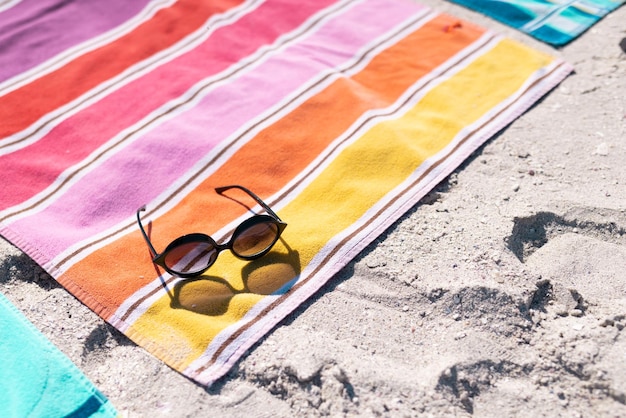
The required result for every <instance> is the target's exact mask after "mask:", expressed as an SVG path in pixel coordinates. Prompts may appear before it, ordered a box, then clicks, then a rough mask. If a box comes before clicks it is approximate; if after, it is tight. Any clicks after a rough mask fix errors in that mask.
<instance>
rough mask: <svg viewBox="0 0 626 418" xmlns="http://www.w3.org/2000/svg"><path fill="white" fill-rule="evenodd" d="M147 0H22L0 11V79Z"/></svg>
mask: <svg viewBox="0 0 626 418" xmlns="http://www.w3.org/2000/svg"><path fill="white" fill-rule="evenodd" d="M148 3H149V0H106V1H98V0H75V1H70V0H23V1H21V2H20V3H18V4H16V5H15V6H13V7H11V8H9V9H8V10H5V11H4V12H2V13H0V82H3V81H5V80H7V79H9V78H11V77H13V76H15V75H17V74H20V73H22V72H24V71H27V70H29V69H31V68H33V67H35V66H37V65H39V64H41V63H42V62H44V61H46V60H48V59H50V58H52V57H54V56H55V55H57V54H59V53H61V52H63V51H65V50H66V49H68V48H71V47H73V46H75V45H77V44H80V43H81V42H84V41H86V40H88V39H90V38H93V37H95V36H98V35H100V34H102V33H104V32H106V31H108V30H110V29H113V28H115V27H116V26H119V25H121V24H122V23H124V22H125V21H127V20H128V19H130V18H132V17H133V16H135V15H137V14H138V13H139V12H140V11H141V10H142V9H143V8H144V7H145V6H146V4H148Z"/></svg>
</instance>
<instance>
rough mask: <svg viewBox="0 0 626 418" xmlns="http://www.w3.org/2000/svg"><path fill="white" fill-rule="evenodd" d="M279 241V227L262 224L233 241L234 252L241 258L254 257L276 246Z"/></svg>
mask: <svg viewBox="0 0 626 418" xmlns="http://www.w3.org/2000/svg"><path fill="white" fill-rule="evenodd" d="M276 239H278V225H276V224H274V223H271V222H262V223H258V224H255V225H252V226H250V227H249V228H246V229H244V230H243V231H241V232H239V233H238V234H237V236H236V237H235V240H234V241H233V252H234V253H235V254H237V255H238V256H240V257H254V256H255V255H257V254H259V253H262V252H263V251H265V250H267V249H268V248H269V247H271V246H272V245H274V243H275V242H276Z"/></svg>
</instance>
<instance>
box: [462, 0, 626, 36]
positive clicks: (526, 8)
mask: <svg viewBox="0 0 626 418" xmlns="http://www.w3.org/2000/svg"><path fill="white" fill-rule="evenodd" d="M451 1H452V2H454V3H458V4H460V5H462V6H465V7H467V8H469V9H472V10H476V11H478V12H480V13H483V14H485V15H487V16H490V17H492V18H494V19H496V20H499V21H501V22H503V23H505V24H507V25H509V26H512V27H514V28H517V29H519V30H521V31H522V32H526V33H528V34H529V35H532V36H534V37H535V38H537V39H539V40H541V41H543V42H546V43H548V44H551V45H554V46H561V45H565V44H566V43H568V42H570V41H571V40H573V39H574V38H576V37H577V36H579V35H580V34H581V33H583V32H584V31H585V30H587V29H589V28H590V27H591V26H592V25H593V24H595V23H596V22H597V21H598V20H600V19H602V17H604V16H605V15H606V14H608V13H609V12H610V11H612V10H615V9H616V8H617V7H618V6H620V5H621V4H623V3H624V0H451Z"/></svg>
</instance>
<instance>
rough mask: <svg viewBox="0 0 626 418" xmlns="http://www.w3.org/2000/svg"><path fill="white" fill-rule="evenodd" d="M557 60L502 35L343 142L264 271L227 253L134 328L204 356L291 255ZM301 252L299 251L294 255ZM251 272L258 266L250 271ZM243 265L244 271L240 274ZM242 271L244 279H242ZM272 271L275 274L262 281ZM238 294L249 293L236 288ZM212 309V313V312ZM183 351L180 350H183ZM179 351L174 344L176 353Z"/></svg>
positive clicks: (285, 212) (300, 200)
mask: <svg viewBox="0 0 626 418" xmlns="http://www.w3.org/2000/svg"><path fill="white" fill-rule="evenodd" d="M551 61H552V58H551V57H549V56H547V55H544V54H542V53H538V52H536V51H533V50H531V49H529V48H527V47H524V46H523V45H520V44H518V43H516V42H514V41H511V40H503V41H500V42H499V43H498V44H497V45H496V46H495V47H494V48H493V49H492V50H490V51H488V52H487V53H486V54H485V55H483V56H481V57H479V58H478V59H476V60H475V61H474V62H473V63H471V64H470V65H469V66H468V67H466V68H465V69H463V70H462V71H460V72H459V73H458V74H456V75H455V76H453V77H452V78H451V79H449V80H447V81H445V82H443V83H442V84H440V85H439V86H437V87H435V88H434V89H433V90H432V91H431V92H429V93H428V94H427V95H426V96H425V97H424V98H423V99H422V100H421V101H420V102H419V103H418V104H417V105H416V106H415V107H413V108H412V109H410V110H409V111H408V112H407V113H406V114H405V115H403V116H402V117H400V118H398V119H396V120H389V121H386V122H383V123H380V124H378V125H376V126H374V127H373V128H372V129H370V130H369V131H368V132H366V133H365V134H364V135H363V136H362V137H361V138H359V140H358V141H357V142H355V143H354V144H353V145H351V146H349V147H348V148H346V149H345V150H344V151H343V152H342V153H341V154H340V155H339V156H338V157H337V158H336V160H334V161H333V162H332V163H331V164H330V165H329V166H328V167H327V168H326V169H325V170H324V171H323V172H322V173H321V174H320V175H319V176H318V177H317V178H316V179H315V180H314V181H313V182H312V183H311V184H310V185H309V186H308V187H307V188H306V189H305V190H304V191H303V192H302V193H301V194H300V195H298V197H297V198H296V199H295V200H294V201H292V202H291V203H289V204H288V205H287V206H286V207H285V208H283V209H282V210H281V211H280V216H281V217H282V218H283V219H284V220H285V221H286V222H288V224H289V226H288V227H287V229H286V230H285V233H284V239H285V242H286V243H287V244H288V245H289V246H290V247H291V248H292V249H293V250H292V252H291V253H288V250H287V249H286V248H285V247H284V246H283V245H280V243H279V245H277V247H276V254H274V255H272V256H269V257H265V258H263V259H261V260H257V261H256V262H254V266H255V267H256V266H258V267H260V269H259V271H256V272H253V273H252V274H248V272H247V270H242V269H249V268H250V265H249V264H248V263H246V262H242V261H240V260H237V259H235V258H234V257H232V256H231V255H230V254H226V253H223V254H220V257H219V260H218V262H217V263H216V265H215V266H213V267H212V268H211V270H209V273H210V274H211V275H212V276H213V275H214V276H216V277H222V278H225V279H227V280H228V281H229V282H230V283H231V286H232V289H229V288H228V287H227V286H226V285H225V284H223V283H221V284H220V283H218V282H217V281H216V280H219V279H215V280H198V281H194V282H192V283H189V284H187V285H185V286H184V287H183V288H182V293H181V295H180V296H181V297H180V299H181V301H182V303H184V304H185V305H186V306H187V308H189V309H195V310H196V311H199V312H204V313H205V314H204V315H203V314H199V313H196V312H192V311H190V310H186V309H171V308H170V304H171V299H170V297H169V296H164V297H162V298H161V299H159V300H158V301H157V302H156V303H155V304H154V305H153V306H152V307H151V308H150V309H149V310H148V311H147V312H146V313H145V314H144V315H142V316H141V317H140V318H138V320H137V321H136V322H135V323H134V324H133V325H132V326H131V329H130V330H129V332H130V333H131V334H134V335H140V336H141V338H142V339H144V340H146V339H147V340H148V341H151V342H155V343H157V344H160V345H161V346H163V347H169V349H168V350H167V351H169V352H170V354H175V353H176V356H177V358H176V359H171V358H170V361H172V360H174V361H175V363H176V364H177V366H175V367H178V368H180V369H182V368H184V367H186V366H188V365H189V364H190V363H191V362H192V361H193V360H195V359H196V358H197V357H198V356H200V355H201V354H202V353H203V351H204V350H205V349H206V347H207V346H208V344H209V343H210V342H211V340H212V339H213V338H214V337H215V336H216V335H217V334H218V333H219V332H220V331H222V330H223V329H225V328H226V327H227V326H229V325H232V324H233V323H235V322H236V321H237V320H239V319H240V318H242V317H243V315H245V314H246V313H247V312H248V311H249V310H250V309H251V308H252V307H253V306H254V304H255V303H257V302H258V301H260V300H261V299H262V298H263V296H262V295H260V294H251V293H245V292H247V291H251V292H257V293H269V292H270V291H272V290H275V289H277V288H279V287H280V285H281V284H282V283H286V282H287V281H289V280H291V279H292V278H293V275H294V274H295V273H294V272H293V269H291V268H290V267H289V266H288V263H285V261H287V260H288V259H291V260H292V261H294V260H296V259H297V260H299V263H300V264H301V265H302V266H306V265H307V264H308V263H309V262H310V261H311V259H312V258H313V257H314V256H315V255H316V254H317V253H318V251H319V250H320V249H321V248H322V247H323V246H324V245H325V244H326V243H327V242H328V241H329V240H330V239H331V238H332V237H334V236H335V235H336V234H338V233H340V232H341V231H343V230H345V229H346V228H348V227H349V226H350V225H351V224H353V223H354V222H355V221H357V220H358V219H359V218H360V217H361V216H362V215H363V214H364V212H365V211H367V210H368V209H369V208H370V207H372V205H374V204H375V203H376V202H378V201H379V200H380V199H381V198H383V197H384V196H385V194H387V193H388V192H389V191H390V190H391V189H393V188H394V187H396V186H397V185H398V184H400V183H401V182H402V181H404V180H405V179H406V178H407V177H408V176H409V175H410V174H411V173H413V172H414V170H416V169H417V168H418V167H419V165H420V164H421V163H422V162H423V161H424V160H425V159H426V158H428V157H430V156H433V155H434V154H436V153H437V152H439V151H440V150H442V149H443V148H444V147H445V146H446V145H448V143H449V142H450V141H451V139H452V138H454V137H455V135H457V134H458V133H459V131H460V130H461V129H462V128H463V127H465V126H467V125H469V124H471V123H473V122H475V121H476V120H477V119H479V118H480V117H481V116H483V115H484V114H485V113H486V112H487V111H489V110H491V109H492V108H493V107H494V106H496V105H498V104H499V103H500V102H501V101H503V100H504V99H506V98H507V97H509V96H510V95H511V94H513V93H514V92H515V91H517V90H518V89H519V88H520V87H521V86H522V84H523V83H524V82H525V81H526V80H527V79H528V77H529V76H530V75H531V74H532V73H534V72H535V71H536V70H538V69H540V68H542V67H544V66H545V65H547V64H548V63H550V62H551ZM296 251H297V253H296ZM251 270H253V269H251ZM242 272H243V274H242ZM242 275H243V276H245V277H246V279H247V280H245V282H244V281H243V280H242V279H241V278H242ZM269 278H273V279H272V280H273V282H269V283H265V284H264V280H269ZM235 292H244V293H241V294H237V295H235V296H232V295H233V293H235ZM206 314H208V315H206ZM178 350H180V351H178ZM177 351H178V352H177Z"/></svg>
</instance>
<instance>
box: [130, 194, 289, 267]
mask: <svg viewBox="0 0 626 418" xmlns="http://www.w3.org/2000/svg"><path fill="white" fill-rule="evenodd" d="M233 188H236V189H240V190H243V191H244V192H246V193H247V194H248V195H250V197H252V198H253V199H254V200H256V202H257V203H258V204H259V205H261V206H262V207H263V209H265V210H266V211H267V213H268V214H269V215H254V216H253V217H251V218H248V219H246V220H245V221H243V222H242V223H241V224H239V226H237V228H235V231H234V232H233V234H232V237H231V238H230V240H229V241H228V242H227V243H225V244H218V243H217V242H215V240H214V239H213V238H211V237H210V236H208V235H205V234H200V233H195V234H188V235H183V236H182V237H179V238H176V239H175V240H174V241H172V242H171V243H170V244H169V245H168V246H167V247H166V248H165V250H164V251H163V252H162V253H160V254H159V253H157V251H156V250H155V249H154V246H153V245H152V242H151V241H150V238H148V234H146V231H145V229H144V227H143V225H142V223H141V216H140V213H141V212H143V211H145V210H146V207H145V205H144V206H142V207H141V208H139V209H138V210H137V222H138V223H139V228H140V229H141V233H142V234H143V237H144V239H145V240H146V243H147V244H148V247H149V248H150V252H151V253H152V257H153V258H152V262H153V263H154V264H156V265H158V266H161V267H163V268H164V269H165V271H167V272H168V273H170V274H172V275H175V276H179V277H182V278H188V277H196V276H199V275H201V274H202V273H204V272H205V271H207V270H208V268H209V267H211V266H212V265H213V264H214V263H215V260H217V255H218V254H219V253H220V252H222V251H224V250H230V251H231V252H232V253H233V254H234V255H235V256H236V257H238V258H240V259H243V260H255V259H257V258H260V257H263V256H264V255H265V254H267V253H268V252H269V251H270V250H271V249H272V247H273V246H274V244H276V241H278V238H280V234H282V232H283V231H284V230H285V228H286V227H287V224H286V223H285V222H283V221H282V220H281V219H280V218H279V217H278V215H276V213H274V211H273V210H272V209H271V208H270V207H269V206H268V205H267V204H266V203H265V202H263V201H262V200H261V198H260V197H258V196H257V195H255V194H254V193H252V192H251V191H250V190H248V189H246V188H245V187H243V186H238V185H232V186H225V187H218V188H216V189H215V191H216V192H217V193H219V194H222V193H223V192H225V191H226V190H229V189H233Z"/></svg>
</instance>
